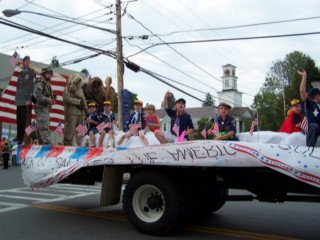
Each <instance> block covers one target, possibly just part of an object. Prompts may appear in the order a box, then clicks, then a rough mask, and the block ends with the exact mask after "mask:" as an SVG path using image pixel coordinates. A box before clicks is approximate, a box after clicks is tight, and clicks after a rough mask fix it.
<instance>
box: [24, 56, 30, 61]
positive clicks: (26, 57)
mask: <svg viewBox="0 0 320 240" xmlns="http://www.w3.org/2000/svg"><path fill="white" fill-rule="evenodd" d="M25 60H30V57H29V56H25V57H24V58H23V60H22V62H24V61H25Z"/></svg>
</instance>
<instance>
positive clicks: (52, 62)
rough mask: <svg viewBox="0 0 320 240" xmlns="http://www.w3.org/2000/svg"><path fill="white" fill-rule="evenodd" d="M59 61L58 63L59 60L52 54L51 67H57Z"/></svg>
mask: <svg viewBox="0 0 320 240" xmlns="http://www.w3.org/2000/svg"><path fill="white" fill-rule="evenodd" d="M59 65H60V63H59V60H58V59H57V57H56V56H54V57H53V58H52V60H51V66H52V67H59Z"/></svg>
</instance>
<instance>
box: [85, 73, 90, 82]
mask: <svg viewBox="0 0 320 240" xmlns="http://www.w3.org/2000/svg"><path fill="white" fill-rule="evenodd" d="M90 78H91V74H90V73H89V72H86V79H85V81H86V82H88V81H89V79H90Z"/></svg>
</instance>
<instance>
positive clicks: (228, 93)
mask: <svg viewBox="0 0 320 240" xmlns="http://www.w3.org/2000/svg"><path fill="white" fill-rule="evenodd" d="M222 69H223V76H222V77H221V79H222V91H221V92H218V97H219V103H220V102H226V103H228V104H230V106H231V107H232V108H234V107H242V93H241V92H238V90H237V80H238V77H237V76H236V67H235V66H233V65H231V64H227V65H224V66H222Z"/></svg>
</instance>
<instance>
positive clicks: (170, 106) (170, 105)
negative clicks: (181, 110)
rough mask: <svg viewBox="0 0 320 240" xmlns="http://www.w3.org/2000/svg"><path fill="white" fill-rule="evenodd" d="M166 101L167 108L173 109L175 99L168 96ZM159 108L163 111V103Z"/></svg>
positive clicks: (172, 96)
mask: <svg viewBox="0 0 320 240" xmlns="http://www.w3.org/2000/svg"><path fill="white" fill-rule="evenodd" d="M167 101H168V106H169V108H173V107H174V105H175V103H176V98H175V97H174V95H173V94H172V95H171V96H169V97H168V98H167ZM161 108H162V109H163V101H162V103H161Z"/></svg>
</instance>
